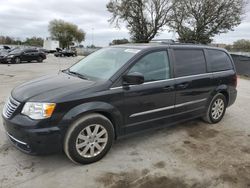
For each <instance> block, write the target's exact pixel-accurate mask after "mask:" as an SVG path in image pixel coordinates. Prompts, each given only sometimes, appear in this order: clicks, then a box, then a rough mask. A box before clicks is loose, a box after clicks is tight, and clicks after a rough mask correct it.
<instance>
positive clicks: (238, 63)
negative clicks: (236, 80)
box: [231, 53, 250, 77]
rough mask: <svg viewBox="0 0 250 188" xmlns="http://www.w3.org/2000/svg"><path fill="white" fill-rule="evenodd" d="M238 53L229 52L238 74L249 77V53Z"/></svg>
mask: <svg viewBox="0 0 250 188" xmlns="http://www.w3.org/2000/svg"><path fill="white" fill-rule="evenodd" d="M239 54H240V53H237V54H236V53H233V54H231V56H232V58H233V60H234V64H235V67H236V71H237V74H238V75H242V76H247V77H250V54H249V53H248V54H245V55H239Z"/></svg>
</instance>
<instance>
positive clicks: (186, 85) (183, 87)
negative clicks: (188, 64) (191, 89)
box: [177, 82, 189, 89]
mask: <svg viewBox="0 0 250 188" xmlns="http://www.w3.org/2000/svg"><path fill="white" fill-rule="evenodd" d="M188 85H189V82H184V83H181V84H178V85H177V88H179V89H185V88H187V87H188Z"/></svg>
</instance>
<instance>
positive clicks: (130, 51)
mask: <svg viewBox="0 0 250 188" xmlns="http://www.w3.org/2000/svg"><path fill="white" fill-rule="evenodd" d="M140 51H141V50H138V49H126V50H125V51H124V52H128V53H134V54H137V53H138V52H140Z"/></svg>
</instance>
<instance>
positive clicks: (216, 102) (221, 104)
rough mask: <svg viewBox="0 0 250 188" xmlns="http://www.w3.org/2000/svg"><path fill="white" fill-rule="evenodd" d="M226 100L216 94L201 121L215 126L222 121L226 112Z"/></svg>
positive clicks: (221, 95)
mask: <svg viewBox="0 0 250 188" xmlns="http://www.w3.org/2000/svg"><path fill="white" fill-rule="evenodd" d="M226 107H227V100H226V97H225V96H224V95H223V94H221V93H218V94H216V95H215V96H214V97H213V99H212V100H211V102H210V104H209V107H208V109H207V112H206V115H205V116H204V117H203V120H204V121H205V122H207V123H210V124H216V123H218V122H220V121H221V120H222V118H223V117H224V114H225V112H226Z"/></svg>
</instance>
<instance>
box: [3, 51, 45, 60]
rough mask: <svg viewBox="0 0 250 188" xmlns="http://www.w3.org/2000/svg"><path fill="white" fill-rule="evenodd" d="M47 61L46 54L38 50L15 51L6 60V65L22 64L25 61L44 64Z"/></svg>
mask: <svg viewBox="0 0 250 188" xmlns="http://www.w3.org/2000/svg"><path fill="white" fill-rule="evenodd" d="M44 59H46V54H45V53H44V52H41V51H38V50H37V49H30V48H28V49H15V50H13V51H11V52H10V53H8V54H7V55H6V56H5V57H4V59H3V62H4V63H21V62H23V61H26V62H31V61H37V62H43V60H44Z"/></svg>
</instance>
